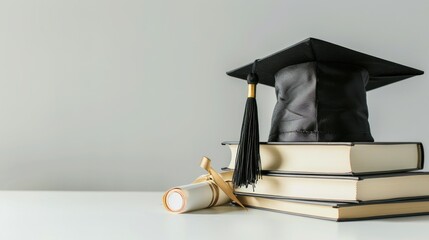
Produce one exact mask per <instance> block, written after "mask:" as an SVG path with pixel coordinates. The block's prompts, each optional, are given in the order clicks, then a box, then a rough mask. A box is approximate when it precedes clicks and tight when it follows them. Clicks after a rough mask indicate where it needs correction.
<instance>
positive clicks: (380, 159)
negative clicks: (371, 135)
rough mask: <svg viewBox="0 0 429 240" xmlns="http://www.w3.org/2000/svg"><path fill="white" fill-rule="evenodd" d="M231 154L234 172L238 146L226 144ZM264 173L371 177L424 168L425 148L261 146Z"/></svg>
mask: <svg viewBox="0 0 429 240" xmlns="http://www.w3.org/2000/svg"><path fill="white" fill-rule="evenodd" d="M222 144H223V145H227V146H228V147H229V148H230V150H231V161H230V164H229V166H228V167H227V168H228V169H234V167H235V157H236V155H237V147H238V143H237V142H224V143H222ZM260 155H261V165H262V171H263V172H265V173H298V174H324V175H368V174H376V173H393V172H404V171H411V170H418V169H422V168H423V160H424V157H423V145H422V144H421V143H418V142H403V143H400V142H390V143H382V142H376V143H328V142H323V143H322V142H311V143H310V142H301V143H299V142H276V143H271V142H267V143H261V144H260Z"/></svg>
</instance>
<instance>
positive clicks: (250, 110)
mask: <svg viewBox="0 0 429 240" xmlns="http://www.w3.org/2000/svg"><path fill="white" fill-rule="evenodd" d="M257 61H258V60H256V61H255V62H254V63H253V68H252V72H251V73H250V74H249V75H248V76H247V83H248V87H249V94H248V97H247V101H246V108H245V110H244V118H243V124H242V126H241V135H240V143H239V144H238V150H237V156H236V159H235V169H234V175H233V178H232V181H233V184H234V187H241V186H246V188H247V187H248V186H249V185H252V187H253V188H255V184H256V182H257V181H258V179H260V178H261V177H262V175H261V156H260V154H259V124H258V106H257V104H256V84H257V83H258V75H257V74H256V63H257Z"/></svg>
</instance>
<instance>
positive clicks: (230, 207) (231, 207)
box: [186, 205, 246, 215]
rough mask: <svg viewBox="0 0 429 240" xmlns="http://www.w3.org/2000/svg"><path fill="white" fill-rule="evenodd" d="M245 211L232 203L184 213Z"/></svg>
mask: <svg viewBox="0 0 429 240" xmlns="http://www.w3.org/2000/svg"><path fill="white" fill-rule="evenodd" d="M243 211H246V210H244V209H243V208H241V207H238V206H234V205H222V206H216V207H211V208H205V209H201V210H198V211H192V212H188V213H186V214H197V215H198V214H225V213H238V212H243Z"/></svg>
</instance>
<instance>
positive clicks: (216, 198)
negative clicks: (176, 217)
mask: <svg viewBox="0 0 429 240" xmlns="http://www.w3.org/2000/svg"><path fill="white" fill-rule="evenodd" d="M221 176H222V177H223V178H224V179H225V180H226V181H227V182H228V183H230V179H231V176H232V174H231V173H227V172H224V173H221ZM204 177H206V176H201V177H199V178H198V179H197V180H195V182H196V183H195V182H194V183H191V184H188V185H183V186H179V187H174V188H172V189H170V190H168V191H167V192H166V193H165V194H164V196H163V198H162V202H163V204H164V207H165V209H167V211H170V212H173V213H184V212H190V211H194V210H199V209H204V208H209V207H213V206H219V205H222V204H225V203H228V202H230V201H231V199H229V197H228V196H227V195H226V194H225V193H224V192H223V191H222V190H221V189H219V187H218V186H217V185H216V184H215V183H214V182H213V180H204V181H202V182H201V179H202V178H204ZM228 178H229V179H228Z"/></svg>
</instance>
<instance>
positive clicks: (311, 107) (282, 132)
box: [227, 38, 423, 186]
mask: <svg viewBox="0 0 429 240" xmlns="http://www.w3.org/2000/svg"><path fill="white" fill-rule="evenodd" d="M227 74H228V75H229V76H232V77H236V78H241V79H247V80H248V83H249V95H248V102H247V103H246V110H245V117H244V119H243V125H242V132H241V137H240V143H239V149H238V153H237V159H236V167H235V169H236V170H235V172H234V177H233V182H234V185H235V186H242V185H245V186H247V185H254V184H255V183H256V181H257V179H258V178H259V177H260V156H259V133H258V126H257V122H258V121H257V113H256V111H257V108H256V101H255V91H256V90H255V86H256V84H257V83H261V84H265V85H269V86H273V87H275V91H276V95H277V103H276V106H275V108H274V113H273V117H272V123H271V130H270V136H269V139H268V141H270V142H287V141H301V142H305V141H313V142H372V141H374V139H373V138H372V136H371V132H370V127H369V123H368V107H367V102H366V91H369V90H372V89H375V88H379V87H382V86H385V85H387V84H391V83H394V82H397V81H400V80H403V79H406V78H409V77H412V76H416V75H421V74H423V71H420V70H417V69H414V68H410V67H406V66H403V65H400V64H397V63H393V62H390V61H387V60H383V59H380V58H377V57H373V56H370V55H367V54H364V53H360V52H357V51H354V50H351V49H348V48H344V47H341V46H338V45H335V44H332V43H329V42H326V41H322V40H319V39H315V38H308V39H306V40H304V41H302V42H299V43H297V44H295V45H293V46H291V47H289V48H286V49H284V50H282V51H280V52H277V53H275V54H272V55H270V56H267V57H265V58H262V59H260V60H258V61H255V62H254V63H253V64H248V65H245V66H243V67H240V68H238V69H235V70H232V71H229V72H227ZM249 79H250V80H249ZM251 93H252V94H251ZM249 101H250V102H251V103H249ZM249 113H251V114H249ZM255 125H256V126H255Z"/></svg>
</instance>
